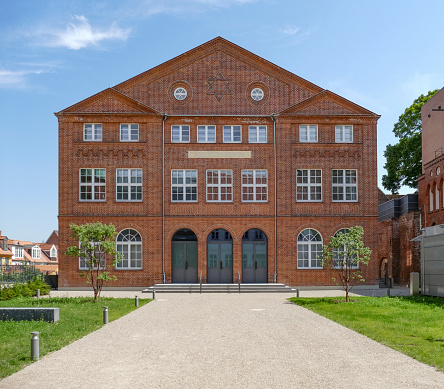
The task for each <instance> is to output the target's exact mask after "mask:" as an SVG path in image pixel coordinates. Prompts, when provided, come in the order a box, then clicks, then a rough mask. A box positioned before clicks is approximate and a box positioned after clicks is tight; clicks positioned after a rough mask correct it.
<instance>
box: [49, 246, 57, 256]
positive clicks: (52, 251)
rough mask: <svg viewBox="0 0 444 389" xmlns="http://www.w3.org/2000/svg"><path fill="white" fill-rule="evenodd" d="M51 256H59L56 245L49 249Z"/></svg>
mask: <svg viewBox="0 0 444 389" xmlns="http://www.w3.org/2000/svg"><path fill="white" fill-rule="evenodd" d="M49 256H50V257H51V258H57V249H56V248H55V246H52V247H51V250H50V251H49Z"/></svg>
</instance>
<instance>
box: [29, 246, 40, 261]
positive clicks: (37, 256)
mask: <svg viewBox="0 0 444 389" xmlns="http://www.w3.org/2000/svg"><path fill="white" fill-rule="evenodd" d="M31 257H32V259H40V258H41V257H42V250H41V248H40V247H39V246H34V247H33V248H32V250H31Z"/></svg>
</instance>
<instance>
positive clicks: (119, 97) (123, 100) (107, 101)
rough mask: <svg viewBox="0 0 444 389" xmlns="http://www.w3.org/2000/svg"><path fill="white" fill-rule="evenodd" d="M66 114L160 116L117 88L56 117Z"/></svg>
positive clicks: (99, 94) (90, 98) (93, 97)
mask: <svg viewBox="0 0 444 389" xmlns="http://www.w3.org/2000/svg"><path fill="white" fill-rule="evenodd" d="M66 113H71V114H72V113H82V114H85V113H94V114H95V113H123V114H126V113H138V114H158V113H159V112H158V111H156V110H155V109H153V108H151V107H148V106H146V105H145V104H142V103H141V102H139V101H137V100H134V99H132V98H131V97H129V96H127V95H125V94H123V93H121V92H120V91H118V90H116V89H115V88H107V89H105V90H103V91H102V92H99V93H96V94H95V95H93V96H91V97H88V98H86V99H84V100H82V101H80V102H79V103H76V104H74V105H71V106H70V107H68V108H65V109H63V110H62V111H59V112H56V113H55V115H56V116H58V115H63V114H66Z"/></svg>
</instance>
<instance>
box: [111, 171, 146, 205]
mask: <svg viewBox="0 0 444 389" xmlns="http://www.w3.org/2000/svg"><path fill="white" fill-rule="evenodd" d="M116 176H117V177H116V200H117V201H142V169H117V173H116Z"/></svg>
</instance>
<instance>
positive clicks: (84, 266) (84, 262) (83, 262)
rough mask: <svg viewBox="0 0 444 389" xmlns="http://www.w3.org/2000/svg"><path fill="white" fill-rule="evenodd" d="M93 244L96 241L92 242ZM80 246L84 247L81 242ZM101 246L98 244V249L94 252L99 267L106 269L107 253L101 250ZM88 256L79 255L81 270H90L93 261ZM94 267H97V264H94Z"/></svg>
mask: <svg viewBox="0 0 444 389" xmlns="http://www.w3.org/2000/svg"><path fill="white" fill-rule="evenodd" d="M91 244H92V245H94V243H92V242H91ZM79 247H80V248H82V245H81V244H79ZM100 248H101V247H100V246H98V245H96V251H95V252H94V256H95V257H96V260H97V263H98V264H99V268H100V269H101V270H103V269H105V258H106V257H105V256H106V254H105V253H104V252H103V251H100ZM88 262H91V261H89V260H88V259H87V258H86V257H79V270H89V269H90V267H91V265H92V263H88ZM93 269H97V266H94V267H93Z"/></svg>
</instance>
